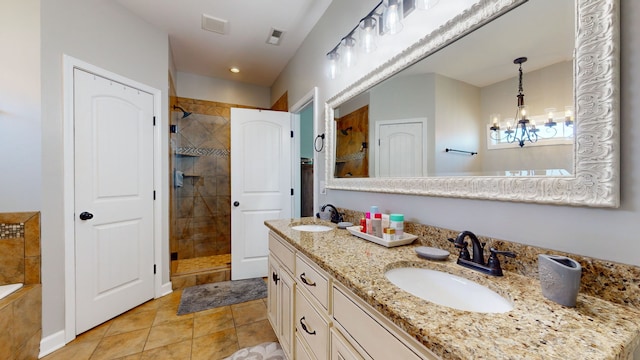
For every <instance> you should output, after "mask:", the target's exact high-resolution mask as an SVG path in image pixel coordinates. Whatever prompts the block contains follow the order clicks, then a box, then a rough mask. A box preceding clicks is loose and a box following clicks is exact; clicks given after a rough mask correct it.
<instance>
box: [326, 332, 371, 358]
mask: <svg viewBox="0 0 640 360" xmlns="http://www.w3.org/2000/svg"><path fill="white" fill-rule="evenodd" d="M330 359H331V360H364V358H363V357H362V356H360V354H358V352H357V351H356V350H355V349H354V348H353V347H352V346H351V345H349V343H348V342H347V340H345V339H344V338H343V337H342V335H340V334H339V333H338V331H336V329H335V328H332V329H331V358H330Z"/></svg>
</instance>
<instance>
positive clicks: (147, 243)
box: [74, 69, 154, 333]
mask: <svg viewBox="0 0 640 360" xmlns="http://www.w3.org/2000/svg"><path fill="white" fill-rule="evenodd" d="M74 146H75V162H74V165H75V194H74V197H75V213H76V223H75V241H76V244H75V254H76V259H75V260H76V261H75V263H76V333H81V332H83V331H85V330H88V329H90V328H92V327H94V326H96V325H98V324H100V323H102V322H104V321H106V320H108V319H111V318H113V317H114V316H117V315H119V314H121V313H123V312H125V311H127V310H129V309H131V308H133V307H135V306H137V305H139V304H141V303H143V302H145V301H147V300H149V299H151V298H153V295H154V282H153V280H154V274H153V266H154V265H153V254H154V252H153V250H154V244H153V190H154V189H153V96H152V95H151V94H149V93H145V92H143V91H140V90H138V89H135V88H132V87H129V86H127V85H124V84H121V83H118V82H115V81H111V80H109V79H106V78H103V77H100V76H97V75H93V74H90V73H87V72H84V71H81V70H78V69H76V70H74ZM82 212H86V213H90V214H91V215H92V217H91V216H90V217H87V216H86V215H84V216H83V217H82V218H84V219H85V220H82V219H81V218H80V217H79V214H80V213H82Z"/></svg>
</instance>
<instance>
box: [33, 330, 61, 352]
mask: <svg viewBox="0 0 640 360" xmlns="http://www.w3.org/2000/svg"><path fill="white" fill-rule="evenodd" d="M64 339H65V336H64V330H60V331H58V332H57V333H53V334H51V335H49V336H47V337H44V338H42V340H40V354H39V355H38V359H41V358H43V357H45V356H47V355H49V354H51V353H52V352H54V351H56V350H58V349H61V348H62V347H63V346H65V345H66V343H65V341H64Z"/></svg>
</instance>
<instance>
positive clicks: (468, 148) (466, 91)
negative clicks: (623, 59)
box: [326, 0, 620, 207]
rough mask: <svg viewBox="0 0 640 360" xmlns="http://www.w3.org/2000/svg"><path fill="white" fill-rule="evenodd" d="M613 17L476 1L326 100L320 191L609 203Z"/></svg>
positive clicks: (596, 11)
mask: <svg viewBox="0 0 640 360" xmlns="http://www.w3.org/2000/svg"><path fill="white" fill-rule="evenodd" d="M442 3H446V2H440V4H439V5H438V6H440V5H442ZM618 12H619V3H618V0H596V1H593V0H562V1H557V0H479V1H478V2H476V3H475V4H473V5H472V6H471V7H470V8H469V9H467V10H466V11H464V12H462V13H460V14H458V15H457V16H455V17H454V18H453V19H451V20H450V21H448V22H447V23H446V24H445V25H443V26H441V27H440V28H438V29H437V30H435V31H433V32H431V33H429V34H426V36H425V37H424V38H422V39H421V40H420V41H418V42H417V43H415V44H413V45H411V46H410V47H408V48H407V49H405V50H404V51H402V52H401V53H400V54H398V55H397V56H396V57H394V58H393V59H391V60H390V61H388V62H387V63H385V64H384V65H383V66H381V67H380V68H378V69H376V70H375V71H373V72H371V73H369V74H367V75H366V76H364V77H363V78H361V79H360V80H358V81H356V82H355V83H353V84H351V85H350V86H348V87H347V88H346V89H345V90H343V91H341V92H340V93H338V94H337V95H335V96H333V97H332V98H331V99H329V100H328V101H327V103H326V132H327V138H328V143H327V157H326V169H327V172H326V182H327V187H328V188H330V189H342V190H353V191H369V192H384V193H401V194H414V195H428V196H444V197H460V198H472V199H492V200H502V201H517V202H533V203H549V204H558V205H574V206H593V207H618V206H619V202H620V195H619V166H620V165H619V157H620V154H619V14H618ZM523 57H526V61H523V60H522V58H523ZM517 59H520V60H517ZM520 93H522V94H524V95H526V99H527V100H526V103H527V108H528V109H527V110H528V111H529V115H528V117H527V127H528V129H529V130H532V129H533V132H532V133H529V134H528V136H529V137H531V136H532V135H533V136H537V137H538V141H535V139H534V141H529V138H527V139H526V140H523V141H522V142H520V141H519V139H518V141H513V136H512V135H511V138H509V135H510V132H509V131H510V130H514V129H515V125H516V124H517V123H518V116H519V113H518V112H517V111H516V109H517V105H518V104H517V95H518V94H520ZM529 105H531V106H530V108H529ZM497 114H501V116H497ZM523 118H524V117H523ZM532 124H536V125H535V126H534V127H531V125H532ZM511 133H513V132H511ZM403 134H404V135H407V136H410V137H409V138H407V137H406V136H405V137H403V136H404V135H403ZM394 136H396V139H400V140H396V141H395V142H394V141H393V139H394Z"/></svg>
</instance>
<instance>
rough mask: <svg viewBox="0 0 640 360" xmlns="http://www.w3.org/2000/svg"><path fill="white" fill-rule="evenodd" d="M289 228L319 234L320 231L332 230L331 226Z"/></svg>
mask: <svg viewBox="0 0 640 360" xmlns="http://www.w3.org/2000/svg"><path fill="white" fill-rule="evenodd" d="M291 228H292V229H293V230H298V231H309V232H321V231H329V230H333V228H332V227H331V226H326V225H316V224H307V225H296V226H292V227H291Z"/></svg>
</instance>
